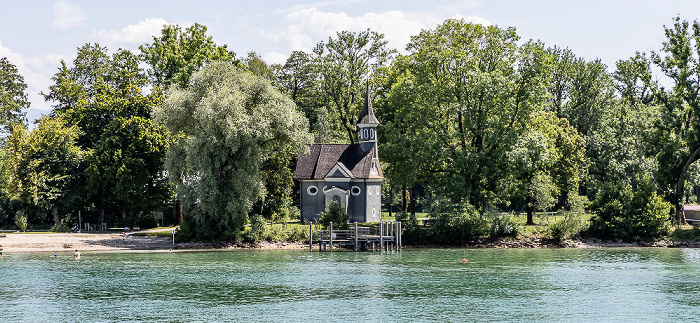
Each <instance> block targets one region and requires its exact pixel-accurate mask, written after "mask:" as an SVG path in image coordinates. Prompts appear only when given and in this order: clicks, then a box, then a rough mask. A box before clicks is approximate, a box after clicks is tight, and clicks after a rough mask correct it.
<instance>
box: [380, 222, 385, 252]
mask: <svg viewBox="0 0 700 323" xmlns="http://www.w3.org/2000/svg"><path fill="white" fill-rule="evenodd" d="M382 248H384V221H379V251H380V252H381V251H382Z"/></svg>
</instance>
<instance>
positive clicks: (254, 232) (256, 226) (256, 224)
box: [243, 214, 265, 242]
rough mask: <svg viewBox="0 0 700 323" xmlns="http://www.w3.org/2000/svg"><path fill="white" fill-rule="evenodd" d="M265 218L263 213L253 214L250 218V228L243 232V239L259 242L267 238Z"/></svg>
mask: <svg viewBox="0 0 700 323" xmlns="http://www.w3.org/2000/svg"><path fill="white" fill-rule="evenodd" d="M264 235H265V219H263V216H262V215H261V214H253V215H252V216H251V218H250V229H248V230H246V231H245V232H244V233H243V239H244V240H246V241H250V242H258V241H261V240H263V239H264V238H265V236H264Z"/></svg>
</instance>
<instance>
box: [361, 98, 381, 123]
mask: <svg viewBox="0 0 700 323" xmlns="http://www.w3.org/2000/svg"><path fill="white" fill-rule="evenodd" d="M361 123H371V124H379V120H377V117H375V116H374V110H373V109H372V101H371V100H370V99H369V89H368V90H367V92H366V93H365V106H364V107H363V108H362V114H361V115H360V119H359V120H358V121H357V124H361Z"/></svg>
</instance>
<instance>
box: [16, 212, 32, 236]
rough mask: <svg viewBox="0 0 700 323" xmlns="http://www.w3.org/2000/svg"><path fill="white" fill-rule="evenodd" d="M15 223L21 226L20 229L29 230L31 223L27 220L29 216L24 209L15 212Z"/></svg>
mask: <svg viewBox="0 0 700 323" xmlns="http://www.w3.org/2000/svg"><path fill="white" fill-rule="evenodd" d="M15 225H16V226H17V228H19V231H22V232H24V231H27V226H29V223H28V222H27V216H26V215H25V214H24V211H22V210H20V211H17V213H15Z"/></svg>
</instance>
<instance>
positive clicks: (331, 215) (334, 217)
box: [320, 202, 348, 229]
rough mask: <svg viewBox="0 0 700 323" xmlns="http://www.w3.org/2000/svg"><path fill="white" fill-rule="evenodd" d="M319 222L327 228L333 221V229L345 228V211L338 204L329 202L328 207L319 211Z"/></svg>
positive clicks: (346, 220) (346, 218)
mask: <svg viewBox="0 0 700 323" xmlns="http://www.w3.org/2000/svg"><path fill="white" fill-rule="evenodd" d="M320 222H321V225H323V227H324V228H328V227H329V226H330V223H331V222H333V228H334V229H345V228H347V226H348V224H347V222H348V214H347V213H345V210H344V209H343V207H342V206H340V204H338V203H336V202H331V203H330V204H328V208H327V209H326V210H325V211H324V212H323V213H321V219H320Z"/></svg>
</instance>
